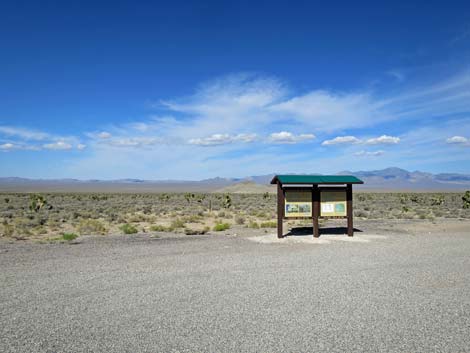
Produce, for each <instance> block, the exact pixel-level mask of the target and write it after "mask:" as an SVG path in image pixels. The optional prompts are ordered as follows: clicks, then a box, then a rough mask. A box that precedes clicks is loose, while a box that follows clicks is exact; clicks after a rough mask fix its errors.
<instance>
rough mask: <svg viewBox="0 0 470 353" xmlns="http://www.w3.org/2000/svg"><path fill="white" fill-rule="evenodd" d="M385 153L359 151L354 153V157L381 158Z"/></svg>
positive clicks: (380, 151) (379, 151)
mask: <svg viewBox="0 0 470 353" xmlns="http://www.w3.org/2000/svg"><path fill="white" fill-rule="evenodd" d="M384 153H385V151H382V150H378V151H364V150H363V151H359V152H356V153H354V155H355V156H358V157H378V156H382V155H383V154H384Z"/></svg>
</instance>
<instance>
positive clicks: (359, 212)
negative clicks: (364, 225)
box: [354, 210, 369, 218]
mask: <svg viewBox="0 0 470 353" xmlns="http://www.w3.org/2000/svg"><path fill="white" fill-rule="evenodd" d="M368 216H369V214H368V213H367V212H366V211H363V210H354V217H361V218H367V217H368Z"/></svg>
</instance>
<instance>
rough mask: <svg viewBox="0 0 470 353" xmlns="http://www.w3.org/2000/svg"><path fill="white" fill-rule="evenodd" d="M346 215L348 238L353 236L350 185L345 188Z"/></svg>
mask: <svg viewBox="0 0 470 353" xmlns="http://www.w3.org/2000/svg"><path fill="white" fill-rule="evenodd" d="M346 213H347V217H348V236H350V237H352V236H353V235H354V226H353V200H352V184H347V186H346Z"/></svg>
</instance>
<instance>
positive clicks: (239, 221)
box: [235, 216, 245, 224]
mask: <svg viewBox="0 0 470 353" xmlns="http://www.w3.org/2000/svg"><path fill="white" fill-rule="evenodd" d="M235 223H237V224H245V218H244V217H242V216H236V217H235Z"/></svg>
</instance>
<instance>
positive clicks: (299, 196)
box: [285, 190, 312, 218]
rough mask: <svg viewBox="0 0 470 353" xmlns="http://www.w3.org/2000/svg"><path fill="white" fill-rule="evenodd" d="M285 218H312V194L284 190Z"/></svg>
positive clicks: (309, 192)
mask: <svg viewBox="0 0 470 353" xmlns="http://www.w3.org/2000/svg"><path fill="white" fill-rule="evenodd" d="M285 196H286V209H285V217H286V218H288V217H312V192H311V191H309V190H305V191H299V190H295V191H294V190H286V191H285Z"/></svg>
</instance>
